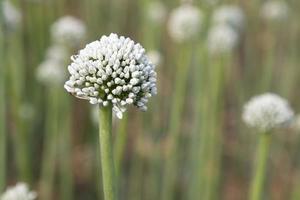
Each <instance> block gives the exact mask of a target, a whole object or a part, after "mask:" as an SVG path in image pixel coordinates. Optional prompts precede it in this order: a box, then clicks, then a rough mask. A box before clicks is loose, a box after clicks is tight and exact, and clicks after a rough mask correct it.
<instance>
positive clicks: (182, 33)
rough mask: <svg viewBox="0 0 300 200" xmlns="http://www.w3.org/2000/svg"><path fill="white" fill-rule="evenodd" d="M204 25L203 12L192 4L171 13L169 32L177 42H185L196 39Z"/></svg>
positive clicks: (182, 6) (184, 5)
mask: <svg viewBox="0 0 300 200" xmlns="http://www.w3.org/2000/svg"><path fill="white" fill-rule="evenodd" d="M201 25H202V12H201V11H200V10H199V9H198V8H197V7H194V6H192V5H190V4H183V5H181V6H180V7H178V8H176V9H175V10H173V11H172V12H171V15H170V19H169V21H168V30H169V34H170V36H171V38H172V39H173V40H174V41H176V42H184V41H188V40H192V39H193V38H195V37H196V36H197V35H198V34H199V32H200V30H201Z"/></svg>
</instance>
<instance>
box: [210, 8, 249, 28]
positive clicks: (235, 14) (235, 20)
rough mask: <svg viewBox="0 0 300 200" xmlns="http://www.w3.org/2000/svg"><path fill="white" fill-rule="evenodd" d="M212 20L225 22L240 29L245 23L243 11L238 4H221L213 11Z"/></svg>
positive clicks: (218, 22)
mask: <svg viewBox="0 0 300 200" xmlns="http://www.w3.org/2000/svg"><path fill="white" fill-rule="evenodd" d="M213 22H214V23H215V24H227V25H230V26H232V27H233V28H234V29H236V30H242V29H243V27H244V23H245V16H244V12H243V10H242V9H241V8H240V7H238V6H235V5H223V6H220V7H219V8H217V9H216V10H215V11H214V13H213Z"/></svg>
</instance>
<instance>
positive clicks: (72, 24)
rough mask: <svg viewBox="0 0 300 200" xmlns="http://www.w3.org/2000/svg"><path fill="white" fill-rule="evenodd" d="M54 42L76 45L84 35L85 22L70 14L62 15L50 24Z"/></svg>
mask: <svg viewBox="0 0 300 200" xmlns="http://www.w3.org/2000/svg"><path fill="white" fill-rule="evenodd" d="M51 36H52V39H53V42H54V43H58V44H63V45H67V46H73V47H74V46H75V47H77V46H78V45H79V44H80V43H81V42H82V41H83V40H84V38H85V37H86V27H85V24H84V23H83V22H82V21H81V20H79V19H77V18H75V17H72V16H64V17H62V18H60V19H58V20H57V21H56V22H54V23H53V25H52V26H51Z"/></svg>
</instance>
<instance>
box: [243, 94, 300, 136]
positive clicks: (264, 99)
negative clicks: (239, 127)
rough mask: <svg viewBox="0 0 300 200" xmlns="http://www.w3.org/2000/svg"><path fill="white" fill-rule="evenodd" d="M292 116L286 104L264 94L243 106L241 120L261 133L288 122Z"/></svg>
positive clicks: (277, 97) (280, 99) (272, 95)
mask: <svg viewBox="0 0 300 200" xmlns="http://www.w3.org/2000/svg"><path fill="white" fill-rule="evenodd" d="M293 116H294V113H293V111H292V109H291V108H290V106H289V104H288V102H287V101H286V100H285V99H283V98H281V97H280V96H278V95H276V94H272V93H266V94H263V95H259V96H256V97H253V98H252V99H251V100H250V101H249V102H248V103H246V104H245V106H244V112H243V120H244V122H245V123H246V124H247V125H248V126H250V127H254V128H257V129H259V130H261V131H268V130H270V129H273V128H276V127H279V126H282V125H284V124H285V123H287V122H289V121H290V120H291V119H292V118H293Z"/></svg>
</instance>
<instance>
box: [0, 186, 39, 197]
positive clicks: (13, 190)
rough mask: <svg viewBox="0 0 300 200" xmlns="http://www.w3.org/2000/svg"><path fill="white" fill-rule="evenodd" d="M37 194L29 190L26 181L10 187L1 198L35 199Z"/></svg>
mask: <svg viewBox="0 0 300 200" xmlns="http://www.w3.org/2000/svg"><path fill="white" fill-rule="evenodd" d="M36 197H37V194H36V193H35V192H32V191H30V190H29V188H28V186H27V185H26V184H25V183H17V185H16V186H14V187H9V188H8V189H7V190H6V191H5V192H4V194H3V195H2V196H1V200H34V199H36Z"/></svg>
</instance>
